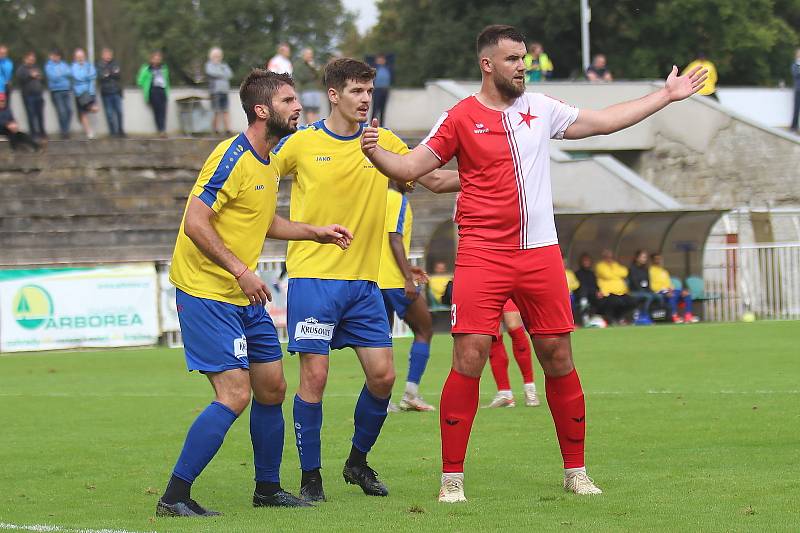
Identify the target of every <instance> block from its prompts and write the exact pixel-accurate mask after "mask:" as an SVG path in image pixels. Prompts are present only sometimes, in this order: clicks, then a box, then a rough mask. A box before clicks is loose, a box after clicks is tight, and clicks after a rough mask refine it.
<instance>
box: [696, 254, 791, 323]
mask: <svg viewBox="0 0 800 533" xmlns="http://www.w3.org/2000/svg"><path fill="white" fill-rule="evenodd" d="M703 281H704V284H705V287H704V289H705V295H704V296H705V298H706V299H705V300H704V307H705V313H704V314H705V317H704V318H705V320H707V321H714V322H730V321H735V320H740V319H742V318H743V317H746V316H747V315H748V314H749V313H752V314H753V315H754V317H755V318H758V319H772V320H776V319H777V320H797V319H800V243H770V244H747V245H745V244H740V245H737V244H731V245H724V246H713V247H707V248H706V250H705V256H704V261H703Z"/></svg>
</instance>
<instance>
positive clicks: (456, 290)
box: [450, 244, 575, 336]
mask: <svg viewBox="0 0 800 533" xmlns="http://www.w3.org/2000/svg"><path fill="white" fill-rule="evenodd" d="M509 299H511V300H513V303H514V304H516V306H517V307H518V308H519V312H520V315H522V321H523V322H524V324H525V328H526V329H527V330H528V332H529V333H531V334H533V335H558V334H562V333H569V332H571V331H573V330H574V329H575V327H574V323H573V319H572V307H571V305H570V300H569V289H568V288H567V278H566V275H565V274H564V263H563V261H562V259H561V248H560V247H559V246H558V245H557V244H554V245H552V246H545V247H542V248H533V249H530V250H499V251H498V250H483V249H476V248H470V249H466V250H464V249H459V250H458V254H457V255H456V271H455V274H454V276H453V305H452V309H451V316H450V319H451V324H452V332H453V333H476V334H480V335H492V336H494V335H497V331H498V329H499V328H500V317H501V315H502V313H503V311H504V306H505V305H506V302H507V301H508V300H509Z"/></svg>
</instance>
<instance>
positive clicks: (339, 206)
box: [271, 58, 408, 501]
mask: <svg viewBox="0 0 800 533" xmlns="http://www.w3.org/2000/svg"><path fill="white" fill-rule="evenodd" d="M374 78H375V70H374V69H372V68H370V67H369V65H367V64H365V63H363V62H361V61H356V60H355V59H349V58H340V59H335V60H333V61H331V62H330V63H328V64H327V65H326V66H325V69H324V76H323V79H324V84H325V86H326V87H327V91H328V99H329V101H330V104H331V114H330V116H329V117H328V118H326V119H324V120H320V121H318V122H315V123H313V124H311V125H309V126H308V127H306V128H301V129H300V130H299V131H298V132H297V133H295V134H293V135H291V136H289V137H288V138H286V139H284V140H282V141H281V142H280V143H279V144H278V145H277V146H276V147H275V149H274V150H273V153H272V156H271V161H272V162H273V163H274V164H275V165H276V166H277V167H278V169H279V173H280V174H281V175H286V174H294V176H295V181H294V184H293V186H292V199H291V218H292V220H297V221H302V222H306V223H309V224H327V223H329V222H328V221H337V222H340V223H342V224H344V225H345V226H347V227H348V228H349V229H350V230H351V231H352V232H353V233H354V234H355V235H356V237H355V239H354V240H353V242H352V245H351V246H350V248H349V249H347V250H346V251H343V250H337V249H336V248H334V247H326V246H320V245H318V244H315V243H307V242H292V243H289V249H288V254H287V258H286V267H287V271H288V274H289V291H288V329H289V347H288V349H289V351H290V352H292V353H299V354H300V385H299V387H298V390H297V394H296V396H295V398H294V427H295V436H296V443H297V449H298V452H299V454H300V467H301V469H302V470H303V473H302V480H301V482H300V496H301V497H303V498H304V499H306V500H307V501H323V500H324V499H325V492H324V490H323V486H322V476H321V474H320V467H321V464H322V461H321V455H320V429H321V428H322V396H323V391H324V390H325V384H326V382H327V379H328V357H327V356H328V354H329V352H330V349H331V348H333V349H335V350H336V349H341V348H345V347H352V348H354V349H355V352H356V355H357V356H358V359H359V361H360V362H361V366H362V367H363V369H364V374H365V375H366V383H365V385H364V387H363V388H362V390H361V394H360V396H359V399H358V401H357V403H356V408H355V415H354V422H355V432H354V435H353V440H352V448H351V451H350V456H349V458H348V459H347V461H346V462H345V466H344V471H343V476H344V479H345V481H346V482H347V483H351V484H356V485H359V486H360V487H361V489H362V490H363V491H364V493H365V494H367V495H372V496H386V495H388V493H389V491H388V489H387V488H386V486H385V485H384V484H383V483H382V482H381V481H380V480H378V477H377V474H376V473H375V471H374V470H372V469H371V468H370V467H369V466H368V465H367V453H368V452H369V451H370V450H371V449H372V446H373V445H374V444H375V442H376V440H377V438H378V435H379V434H380V431H381V428H382V427H383V422H384V420H385V419H386V409H387V407H388V405H389V397H390V396H391V392H392V386H393V385H394V378H395V373H394V362H393V360H392V337H391V332H390V329H389V321H388V319H387V317H386V311H385V309H384V306H383V298H382V296H381V292H380V290H379V289H378V284H377V281H378V268H379V265H380V257H381V243H382V241H383V233H384V223H385V213H386V189H387V187H388V179H387V178H386V177H385V176H383V175H381V174H380V173H379V172H378V171H377V170H376V169H375V167H374V166H373V165H372V163H371V162H370V161H369V160H368V159H367V158H366V157H364V154H363V153H362V152H361V145H360V138H361V132H362V130H363V129H364V121H366V119H367V113H368V112H369V107H370V102H371V100H372V90H373V80H374ZM379 137H380V138H379V140H378V142H379V143H380V145H381V146H383V147H384V148H385V149H387V150H389V151H392V152H399V153H405V152H407V151H408V148H407V147H406V145H405V144H404V143H403V141H401V140H400V139H399V138H398V137H397V136H396V135H394V134H393V133H392V132H391V131H389V130H386V129H381V130H380V133H379Z"/></svg>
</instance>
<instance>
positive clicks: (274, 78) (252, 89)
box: [239, 68, 294, 124]
mask: <svg viewBox="0 0 800 533" xmlns="http://www.w3.org/2000/svg"><path fill="white" fill-rule="evenodd" d="M284 85H290V86H292V87H294V81H293V80H292V77H291V76H289V75H288V74H278V73H277V72H270V71H269V70H264V69H262V68H254V69H253V70H251V71H250V74H248V75H247V77H246V78H245V79H244V81H243V82H242V85H241V86H240V87H239V100H241V102H242V108H243V109H244V114H245V115H247V123H248V124H252V123H253V122H255V121H256V118H257V117H256V110H255V106H257V105H265V106H267V107H268V108H269V109H270V110H272V98H273V97H274V96H275V93H276V92H278V89H280V88H281V87H283V86H284Z"/></svg>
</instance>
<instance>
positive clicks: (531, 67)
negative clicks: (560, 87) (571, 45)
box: [524, 42, 553, 83]
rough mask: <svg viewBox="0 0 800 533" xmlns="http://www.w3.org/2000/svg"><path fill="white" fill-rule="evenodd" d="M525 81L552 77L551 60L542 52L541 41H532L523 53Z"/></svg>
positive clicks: (537, 80)
mask: <svg viewBox="0 0 800 533" xmlns="http://www.w3.org/2000/svg"><path fill="white" fill-rule="evenodd" d="M524 61H525V82H526V83H536V82H540V81H545V80H549V79H550V78H552V77H553V62H552V61H550V57H549V56H548V55H547V54H546V53H545V52H544V47H543V46H542V43H539V42H532V43H530V44H529V45H528V53H527V54H525V57H524Z"/></svg>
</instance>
